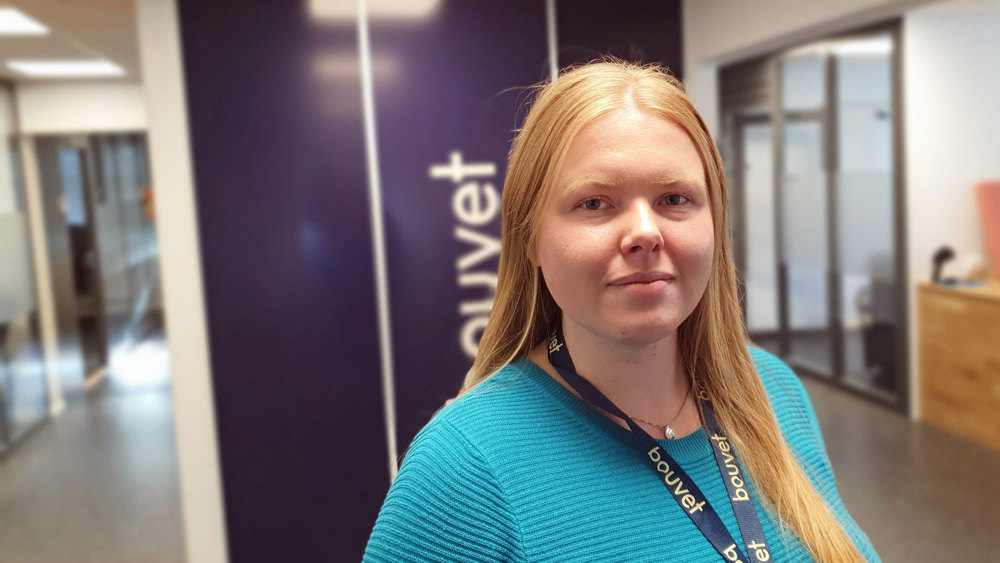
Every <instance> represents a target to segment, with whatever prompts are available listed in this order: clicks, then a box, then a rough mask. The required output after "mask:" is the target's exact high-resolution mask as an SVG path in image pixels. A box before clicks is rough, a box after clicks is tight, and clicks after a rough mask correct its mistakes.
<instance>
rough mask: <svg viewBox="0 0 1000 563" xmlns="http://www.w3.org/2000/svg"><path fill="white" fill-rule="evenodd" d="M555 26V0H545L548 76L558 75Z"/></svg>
mask: <svg viewBox="0 0 1000 563" xmlns="http://www.w3.org/2000/svg"><path fill="white" fill-rule="evenodd" d="M557 30H558V28H557V26H556V0H545V35H546V38H547V39H548V46H549V77H550V78H551V79H552V82H555V81H556V78H558V77H559V35H558V33H557Z"/></svg>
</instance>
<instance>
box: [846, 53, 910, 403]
mask: <svg viewBox="0 0 1000 563" xmlns="http://www.w3.org/2000/svg"><path fill="white" fill-rule="evenodd" d="M858 44H859V45H861V43H858ZM886 44H889V45H890V46H891V43H889V40H888V38H884V39H883V40H881V41H877V40H872V41H869V42H868V43H864V45H869V46H871V47H872V48H868V49H860V48H854V49H851V50H841V51H838V50H836V49H835V50H834V54H835V57H836V72H837V100H838V102H837V127H838V154H839V167H838V168H839V170H838V177H837V209H838V214H837V216H838V222H839V225H838V226H837V227H838V228H837V232H838V238H839V244H838V248H839V253H840V256H839V259H840V276H841V278H840V279H841V283H840V285H841V303H842V310H841V316H842V317H843V326H844V355H845V357H844V370H845V372H846V377H847V378H848V379H850V380H852V381H853V382H855V383H861V384H863V385H867V386H872V385H874V386H876V387H880V388H882V389H884V390H893V389H894V388H895V380H896V375H895V372H896V366H895V364H896V362H895V349H896V331H897V327H898V326H899V325H898V319H897V311H896V298H897V292H896V279H895V266H894V256H895V248H894V242H893V229H894V213H893V199H892V197H893V189H892V188H893V186H892V153H893V148H892V114H891V107H892V92H891V87H892V86H891V85H892V80H891V68H892V67H891V59H890V52H889V50H887V49H885V48H879V47H884V46H885V45H886Z"/></svg>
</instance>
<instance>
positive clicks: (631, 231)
mask: <svg viewBox="0 0 1000 563" xmlns="http://www.w3.org/2000/svg"><path fill="white" fill-rule="evenodd" d="M656 219H657V217H656V213H655V212H654V211H653V209H652V208H651V207H650V206H649V204H648V203H647V202H639V203H636V204H635V205H633V206H631V207H630V208H629V209H628V211H627V212H626V213H625V214H624V216H623V220H624V225H625V226H624V228H625V230H624V235H623V236H622V253H623V254H634V253H638V252H655V251H657V250H660V248H661V247H662V246H663V234H662V233H661V232H660V228H659V225H658V224H657V221H656Z"/></svg>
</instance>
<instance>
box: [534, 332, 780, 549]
mask: <svg viewBox="0 0 1000 563" xmlns="http://www.w3.org/2000/svg"><path fill="white" fill-rule="evenodd" d="M548 350H549V363H551V364H552V366H553V367H555V368H556V371H558V372H559V375H561V376H562V378H563V380H565V381H566V383H568V384H569V385H570V386H571V387H573V389H575V390H576V392H577V393H579V394H580V396H581V397H582V398H583V400H584V401H586V402H587V403H590V404H591V405H592V406H594V407H596V408H599V409H601V410H603V411H605V412H607V413H608V414H611V415H613V416H615V417H618V418H620V419H621V420H622V421H624V422H625V423H626V424H628V426H629V428H630V429H631V430H632V433H631V436H632V439H633V442H634V444H635V446H636V448H638V449H639V450H640V451H642V452H643V453H644V454H645V456H644V457H645V458H646V461H647V462H648V463H649V465H650V467H651V468H652V469H653V471H655V472H656V474H657V476H658V477H659V478H660V479H661V480H662V481H663V484H664V486H666V488H667V490H668V491H669V492H670V494H671V495H672V496H673V497H674V500H676V501H677V504H678V505H680V507H681V508H682V509H683V510H684V512H685V513H687V515H688V517H689V518H691V521H692V522H694V525H695V526H697V528H698V530H699V531H701V533H702V535H704V536H705V539H707V540H708V541H709V543H711V544H712V546H713V547H714V548H715V549H716V551H718V552H719V554H720V555H722V558H723V559H724V560H726V561H734V562H747V561H754V562H755V563H763V562H765V561H768V560H769V559H770V553H769V552H768V549H767V542H766V541H765V540H764V532H763V530H762V529H761V525H760V520H759V519H758V518H757V511H756V510H755V508H754V506H753V501H752V500H750V495H749V493H748V491H747V488H746V483H745V482H744V480H743V478H742V475H743V472H742V471H741V469H740V465H739V462H738V461H737V460H736V456H735V452H734V451H733V449H732V446H731V445H730V444H729V439H728V437H727V436H726V435H725V434H723V433H722V431H721V429H720V428H719V425H718V423H717V422H716V420H715V411H713V410H712V405H711V404H710V403H709V402H708V401H707V400H705V397H704V394H702V393H699V394H698V399H699V404H700V405H701V412H702V417H703V418H704V421H705V427H706V430H707V431H708V432H709V433H710V436H709V442H710V443H711V444H712V450H713V452H714V453H715V460H716V464H717V465H718V466H719V472H720V474H721V475H722V480H723V481H724V482H725V484H726V490H727V491H728V492H729V500H730V502H731V503H732V505H733V512H734V513H735V514H736V521H737V523H738V524H739V527H740V533H741V534H742V536H743V539H744V541H746V545H747V548H748V550H749V553H750V554H751V557H752V558H753V559H747V558H746V557H744V555H743V552H742V551H741V550H740V548H739V547H737V544H736V541H735V540H733V536H732V534H730V533H729V530H728V529H726V525H725V524H723V523H722V519H721V518H719V515H718V514H717V513H716V512H715V509H714V508H712V505H711V503H709V502H708V499H707V498H705V495H704V494H703V493H702V492H701V489H699V488H698V486H697V485H695V483H694V480H693V479H691V478H690V477H689V476H688V474H687V473H685V472H684V470H683V469H681V466H680V464H679V463H677V462H676V461H675V460H674V458H673V457H672V456H671V455H670V454H668V453H667V452H666V450H664V449H663V448H662V447H660V444H659V443H657V441H656V440H655V439H654V438H653V437H652V436H650V435H649V434H648V433H646V431H645V430H643V429H642V428H641V427H640V426H639V425H638V424H636V423H635V421H633V420H632V419H631V418H630V417H629V416H628V415H627V414H625V412H624V411H622V410H621V409H620V408H618V406H617V405H615V404H614V403H612V402H611V400H610V399H608V398H607V397H606V396H605V395H604V394H603V393H601V392H600V391H599V390H598V389H597V388H596V387H594V385H593V384H592V383H590V382H589V381H587V380H586V379H584V378H583V377H581V376H580V375H579V374H577V373H576V368H575V367H574V366H573V359H572V358H571V357H570V355H569V350H568V349H567V347H566V340H565V339H564V338H563V334H562V329H561V328H557V329H556V332H555V333H554V334H553V335H552V336H551V337H550V338H549V342H548Z"/></svg>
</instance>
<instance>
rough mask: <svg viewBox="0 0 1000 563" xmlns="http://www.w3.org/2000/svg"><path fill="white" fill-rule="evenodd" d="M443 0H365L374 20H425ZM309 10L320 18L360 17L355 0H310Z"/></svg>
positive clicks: (349, 20)
mask: <svg viewBox="0 0 1000 563" xmlns="http://www.w3.org/2000/svg"><path fill="white" fill-rule="evenodd" d="M439 4H441V0H365V8H366V12H367V14H368V17H369V18H371V19H373V20H380V19H385V20H393V19H394V20H424V19H427V18H428V17H430V16H432V15H433V14H434V13H435V12H436V11H437V9H438V6H439ZM309 12H310V15H312V17H313V18H315V19H318V20H334V21H345V22H353V21H354V20H356V19H357V17H358V3H357V2H356V1H353V0H309Z"/></svg>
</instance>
